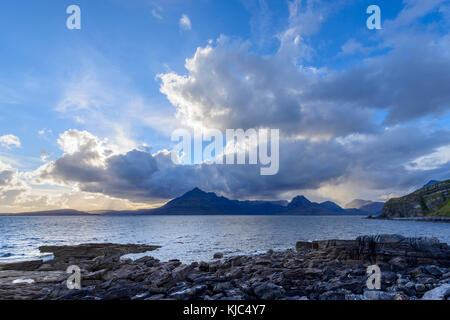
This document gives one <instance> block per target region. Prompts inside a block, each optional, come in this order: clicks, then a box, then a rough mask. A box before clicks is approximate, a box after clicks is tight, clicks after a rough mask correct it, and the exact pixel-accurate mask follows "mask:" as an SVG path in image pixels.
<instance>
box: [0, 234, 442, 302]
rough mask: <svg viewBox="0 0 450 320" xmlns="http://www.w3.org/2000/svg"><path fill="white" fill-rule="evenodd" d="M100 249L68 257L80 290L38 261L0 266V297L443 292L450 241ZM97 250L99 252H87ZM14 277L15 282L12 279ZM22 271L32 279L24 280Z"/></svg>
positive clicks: (380, 296)
mask: <svg viewBox="0 0 450 320" xmlns="http://www.w3.org/2000/svg"><path fill="white" fill-rule="evenodd" d="M45 250H46V251H47V250H49V249H48V248H45ZM52 250H54V252H55V256H56V257H59V258H57V259H55V260H58V259H60V260H61V259H62V258H61V257H62V256H61V253H63V256H64V257H65V258H64V259H62V260H64V261H66V260H70V259H72V260H76V259H74V258H73V257H72V258H70V257H69V256H68V255H67V254H68V253H69V252H71V251H70V250H72V249H68V248H67V247H66V248H64V247H54V248H53V249H52ZM96 250H100V251H96ZM102 250H103V249H98V248H97V249H94V250H93V251H92V254H91V253H89V252H87V251H89V250H87V251H86V253H84V254H83V255H82V258H81V259H80V260H79V261H78V262H79V263H78V264H77V263H74V264H77V265H79V266H80V267H81V270H82V288H81V289H80V290H69V289H67V286H66V280H67V277H68V275H67V274H66V273H65V269H61V270H53V271H40V270H39V269H42V265H41V266H39V267H38V268H37V270H33V271H11V270H7V271H6V270H5V271H0V298H1V299H88V300H90V299H92V300H100V299H132V300H160V299H178V300H194V299H195V300H200V299H201V300H210V299H214V300H216V299H220V300H241V299H245V300H256V299H263V300H272V299H284V300H307V299H310V300H311V299H313V300H417V299H422V298H423V299H439V300H446V299H449V297H450V247H449V246H448V245H447V244H443V243H440V242H439V241H437V240H436V239H428V238H404V237H402V236H398V235H380V236H375V237H373V236H364V237H359V238H357V239H356V240H349V241H344V240H328V241H315V242H298V243H297V244H296V249H295V250H294V249H290V250H285V251H268V252H267V253H265V254H259V255H249V256H234V257H225V258H222V259H220V260H214V261H212V262H199V263H197V262H194V263H192V264H189V265H186V264H182V263H181V262H180V261H178V260H171V261H167V262H161V261H159V260H157V259H154V258H153V257H150V256H146V257H143V258H141V259H138V260H136V261H131V260H123V259H120V256H119V255H118V252H117V251H114V252H110V251H108V250H103V251H102ZM147 251H148V250H147ZM94 252H95V253H94ZM99 252H100V253H101V254H102V255H100V256H96V257H94V255H97V254H98V253H99ZM119 253H121V252H119ZM88 258H89V259H88ZM72 262H77V261H72ZM372 264H377V265H378V266H379V267H380V269H381V271H382V280H381V290H376V291H374V290H368V289H367V287H366V279H367V278H366V277H367V276H366V268H367V266H369V265H372ZM57 265H61V266H62V264H60V263H57V264H56V265H55V266H57ZM55 266H53V268H54V267H55ZM47 268H50V267H47ZM19 278H20V279H22V280H23V281H22V283H16V284H13V283H12V281H14V280H15V279H19ZM29 279H31V280H34V283H27V282H26V280H29Z"/></svg>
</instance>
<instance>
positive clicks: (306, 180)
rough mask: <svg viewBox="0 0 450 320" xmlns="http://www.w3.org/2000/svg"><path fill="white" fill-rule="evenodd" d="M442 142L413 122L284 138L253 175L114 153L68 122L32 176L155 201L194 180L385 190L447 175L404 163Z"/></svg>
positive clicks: (141, 153)
mask: <svg viewBox="0 0 450 320" xmlns="http://www.w3.org/2000/svg"><path fill="white" fill-rule="evenodd" d="M446 145H450V131H448V130H440V131H436V132H432V133H429V132H425V131H422V130H420V129H418V128H414V127H407V128H400V127H396V128H393V129H388V130H385V131H384V132H383V133H382V134H364V135H356V136H348V137H346V138H339V139H332V140H329V141H317V142H313V141H308V140H292V139H290V140H283V141H281V145H280V171H279V173H278V174H277V175H275V176H260V170H259V169H260V168H259V166H257V165H217V164H210V163H202V164H197V165H181V164H174V163H173V162H172V160H171V153H170V152H169V151H167V150H162V151H159V152H156V153H154V154H152V153H151V152H150V150H148V149H147V150H138V149H133V150H130V151H128V152H125V153H116V152H114V151H113V150H111V149H112V148H111V146H109V145H108V144H107V142H106V141H105V140H102V139H99V138H98V137H95V136H93V135H92V134H90V133H88V132H81V131H77V130H70V131H68V132H65V133H63V134H62V136H61V138H60V146H61V148H62V149H63V150H64V154H63V155H62V156H61V157H60V158H58V159H57V160H54V161H52V162H50V163H48V164H47V165H44V166H43V167H42V168H41V169H40V170H39V175H38V178H37V180H38V182H39V180H40V182H41V183H49V182H50V181H54V182H55V183H59V184H66V185H68V184H71V183H76V185H77V187H78V188H79V190H81V191H83V192H88V193H94V194H100V195H105V196H109V197H113V198H120V199H126V200H131V201H134V202H139V203H154V202H158V201H159V202H162V201H164V200H167V199H170V198H173V197H176V196H179V195H181V194H182V193H184V192H186V191H188V190H190V189H192V188H194V187H196V186H197V187H200V188H202V189H205V190H208V191H215V192H218V193H220V194H223V195H227V196H229V197H232V198H278V197H280V196H281V195H283V194H286V193H292V192H294V191H296V190H298V191H300V190H317V189H320V188H324V187H326V186H334V185H340V184H344V183H351V182H355V181H358V182H359V183H361V184H362V185H365V186H366V188H371V189H374V190H382V192H383V193H386V192H387V190H403V189H407V188H409V187H410V186H411V185H416V184H423V181H425V180H427V179H428V178H429V177H430V176H448V175H449V174H450V163H449V162H445V163H444V162H442V161H441V163H439V164H438V165H437V166H435V167H434V168H425V167H422V168H415V170H411V169H410V168H409V167H407V166H406V165H405V164H408V163H409V164H412V163H414V161H416V159H418V158H420V157H421V156H423V155H427V154H430V155H433V154H434V153H435V152H436V151H438V150H440V148H442V147H443V146H446ZM375 150H376V152H374V151H375ZM346 200H350V199H346Z"/></svg>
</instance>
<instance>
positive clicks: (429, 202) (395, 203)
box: [381, 180, 450, 218]
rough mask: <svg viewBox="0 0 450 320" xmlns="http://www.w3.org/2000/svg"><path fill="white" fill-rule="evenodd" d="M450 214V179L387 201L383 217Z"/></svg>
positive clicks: (447, 215)
mask: <svg viewBox="0 0 450 320" xmlns="http://www.w3.org/2000/svg"><path fill="white" fill-rule="evenodd" d="M424 216H445V217H449V216H450V180H445V181H442V182H439V183H435V184H432V185H428V186H425V187H423V188H421V189H419V190H416V191H414V192H413V193H410V194H408V195H406V196H403V197H401V198H393V199H390V200H389V201H387V202H386V203H385V205H384V206H383V210H382V213H381V217H382V218H403V217H424Z"/></svg>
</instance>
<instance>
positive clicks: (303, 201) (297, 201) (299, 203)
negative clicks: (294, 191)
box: [288, 195, 311, 208]
mask: <svg viewBox="0 0 450 320" xmlns="http://www.w3.org/2000/svg"><path fill="white" fill-rule="evenodd" d="M310 205H311V201H309V200H308V199H307V198H306V197H305V196H303V195H301V196H296V197H295V198H294V199H292V200H291V202H290V203H289V205H288V207H290V208H302V207H309V206H310Z"/></svg>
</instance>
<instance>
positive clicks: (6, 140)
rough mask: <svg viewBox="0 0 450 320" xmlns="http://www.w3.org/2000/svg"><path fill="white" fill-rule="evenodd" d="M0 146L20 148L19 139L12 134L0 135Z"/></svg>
mask: <svg viewBox="0 0 450 320" xmlns="http://www.w3.org/2000/svg"><path fill="white" fill-rule="evenodd" d="M0 146H2V147H4V148H6V149H11V148H12V147H16V148H20V147H21V143H20V139H19V138H18V137H16V136H15V135H13V134H7V135H3V136H0Z"/></svg>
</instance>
